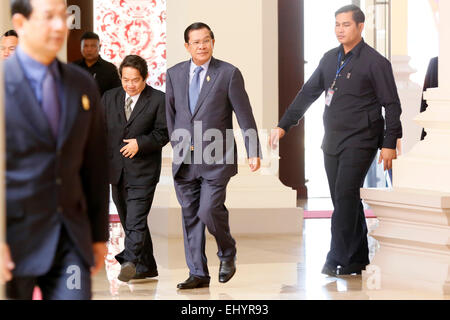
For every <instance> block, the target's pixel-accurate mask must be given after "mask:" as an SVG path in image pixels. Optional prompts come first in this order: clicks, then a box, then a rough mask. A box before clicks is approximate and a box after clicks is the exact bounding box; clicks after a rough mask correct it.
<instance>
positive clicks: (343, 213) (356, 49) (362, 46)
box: [270, 5, 402, 276]
mask: <svg viewBox="0 0 450 320" xmlns="http://www.w3.org/2000/svg"><path fill="white" fill-rule="evenodd" d="M335 18H336V25H335V33H336V37H337V39H338V41H339V42H340V43H341V45H340V46H339V47H337V48H335V49H332V50H330V51H328V52H327V53H325V55H324V57H323V58H322V60H321V62H320V64H319V66H318V67H317V69H316V71H315V72H314V73H313V75H312V76H311V78H310V79H309V80H308V81H307V82H306V83H305V84H304V86H303V88H302V89H301V90H300V92H299V93H298V95H297V97H296V98H295V100H294V101H293V102H292V104H291V106H290V107H289V109H288V110H287V111H286V113H285V114H284V116H283V117H282V119H281V120H280V122H279V124H278V127H277V128H276V129H275V130H273V131H272V135H271V139H270V143H271V145H272V147H276V146H277V144H278V140H279V139H280V138H283V136H284V135H285V134H286V133H287V132H288V131H289V129H290V128H291V127H292V126H294V125H297V124H298V121H299V120H300V119H301V118H302V117H303V115H304V114H305V112H306V110H307V109H308V108H309V107H310V106H311V104H312V103H313V102H314V101H315V100H316V99H317V98H319V97H320V96H321V94H322V93H323V92H324V91H325V92H326V98H325V112H324V115H323V121H324V126H325V136H324V138H323V144H322V149H323V152H324V163H325V171H326V173H327V178H328V185H329V187H330V194H331V199H332V201H333V206H334V212H333V216H332V219H331V244H330V251H329V252H328V255H327V258H326V261H325V265H324V266H323V269H322V273H324V274H327V275H330V276H336V275H338V276H339V275H351V274H361V271H362V270H365V268H366V266H367V265H368V264H369V249H368V244H367V225H366V218H365V214H364V208H363V204H362V202H361V197H360V188H361V187H362V185H363V182H364V177H365V176H366V174H367V171H368V169H369V167H370V164H371V163H372V161H373V159H374V158H375V155H376V153H377V149H378V148H381V154H380V157H379V159H378V163H381V162H382V161H383V163H384V170H388V169H391V168H392V161H393V160H394V159H396V157H397V153H396V145H397V140H398V139H399V138H401V137H402V125H401V122H400V115H401V107H400V100H399V97H398V94H397V87H396V85H395V80H394V75H393V72H392V67H391V64H390V62H389V61H388V60H387V59H386V58H384V57H383V56H382V55H380V54H379V53H378V52H377V51H376V50H374V49H373V48H371V47H370V46H368V45H367V44H366V43H365V42H364V39H363V38H362V36H361V34H362V31H363V29H364V21H365V15H364V13H363V12H362V11H361V9H360V8H359V7H357V6H355V5H349V6H345V7H343V8H341V9H339V10H338V11H336V14H335ZM382 107H384V109H385V111H386V120H385V119H383V116H382V112H381V111H382ZM385 124H386V129H385Z"/></svg>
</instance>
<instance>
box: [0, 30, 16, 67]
mask: <svg viewBox="0 0 450 320" xmlns="http://www.w3.org/2000/svg"><path fill="white" fill-rule="evenodd" d="M18 43H19V36H18V35H17V32H15V31H14V30H9V31H6V32H5V34H4V35H3V36H2V38H1V41H0V54H1V55H0V56H1V58H2V59H3V60H4V59H7V58H8V57H9V56H11V55H12V54H13V53H14V51H16V47H17V45H18Z"/></svg>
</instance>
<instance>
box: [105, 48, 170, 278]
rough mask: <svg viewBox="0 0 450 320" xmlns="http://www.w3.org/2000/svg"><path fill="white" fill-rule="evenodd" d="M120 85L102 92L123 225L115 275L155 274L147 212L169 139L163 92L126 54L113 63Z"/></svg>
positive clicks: (114, 188) (137, 59)
mask: <svg viewBox="0 0 450 320" xmlns="http://www.w3.org/2000/svg"><path fill="white" fill-rule="evenodd" d="M119 74H120V76H121V78H122V87H119V88H115V89H112V90H109V91H107V92H106V93H105V94H104V96H103V105H104V106H105V116H106V123H107V138H108V151H109V182H110V183H111V185H112V196H113V200H114V203H115V205H116V207H117V211H118V212H119V216H120V221H121V223H122V226H123V228H124V230H125V250H124V251H122V252H121V253H120V254H118V255H117V256H116V259H117V261H119V262H120V264H121V271H120V274H119V277H118V278H119V280H121V281H124V282H128V281H129V280H131V279H145V278H151V277H156V276H157V275H158V270H157V265H156V261H155V258H154V256H153V244H152V239H151V236H150V232H149V229H148V225H147V216H148V214H149V211H150V208H151V206H152V202H153V196H154V194H155V189H156V185H157V183H158V181H159V176H160V173H161V153H162V148H163V147H164V146H165V145H166V144H167V142H168V141H169V137H168V133H167V125H166V115H165V96H164V93H163V92H161V91H158V90H156V89H153V88H152V87H150V86H148V85H147V84H146V80H147V78H148V67H147V62H146V61H145V60H144V59H142V58H141V57H139V56H136V55H130V56H127V57H126V58H125V59H124V60H123V62H122V64H121V65H120V68H119Z"/></svg>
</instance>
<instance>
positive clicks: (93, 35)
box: [80, 31, 100, 42]
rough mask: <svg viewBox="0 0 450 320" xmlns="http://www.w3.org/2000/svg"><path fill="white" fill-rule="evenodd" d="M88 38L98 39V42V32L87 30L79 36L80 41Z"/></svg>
mask: <svg viewBox="0 0 450 320" xmlns="http://www.w3.org/2000/svg"><path fill="white" fill-rule="evenodd" d="M88 39H93V40H98V41H99V42H100V37H99V36H98V34H96V33H94V32H92V31H87V32H85V33H83V35H82V36H81V38H80V41H83V40H88Z"/></svg>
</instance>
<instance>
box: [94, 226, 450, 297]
mask: <svg viewBox="0 0 450 320" xmlns="http://www.w3.org/2000/svg"><path fill="white" fill-rule="evenodd" d="M377 223H378V220H376V219H369V220H368V227H369V230H373V229H374V228H375V227H376V226H377ZM369 239H370V242H369V245H370V252H371V256H373V254H374V253H375V250H376V249H377V242H376V241H375V240H374V239H373V238H369ZM236 240H237V249H238V258H237V259H238V260H237V268H238V270H237V273H236V275H235V276H234V278H233V279H232V280H231V281H230V282H228V283H226V284H221V283H219V282H218V279H217V277H218V268H219V261H218V259H217V256H216V250H217V248H216V246H215V242H214V240H213V239H212V238H209V239H208V242H207V256H208V258H209V262H208V263H209V269H210V270H209V271H210V274H211V285H210V288H203V289H195V290H184V291H177V289H176V285H177V283H179V282H182V281H184V280H185V279H186V278H187V276H188V270H187V268H186V265H185V260H184V249H183V240H182V239H167V238H161V237H154V239H153V242H154V250H155V256H156V259H157V262H158V268H159V270H158V271H159V277H158V278H156V279H149V280H139V281H131V282H130V283H127V284H126V283H123V282H120V281H118V280H117V275H118V274H119V271H120V265H119V264H118V263H117V262H116V261H115V259H114V255H115V254H116V253H117V252H119V251H120V250H121V248H123V231H122V228H121V226H120V224H111V240H110V244H109V254H108V257H107V265H106V270H105V272H102V273H100V274H99V275H97V276H96V277H95V278H94V280H93V290H94V299H123V300H128V299H129V300H145V299H164V300H192V299H194V300H197V299H202V300H209V299H213V300H221V299H225V300H232V299H242V300H267V299H275V300H282V299H291V300H297V299H333V300H340V299H357V300H366V299H450V296H442V295H437V294H433V293H427V292H423V291H413V290H405V289H401V288H381V289H380V290H367V289H364V288H366V286H364V285H363V281H362V278H361V276H347V277H342V278H335V277H327V276H325V275H322V274H321V273H320V271H321V268H322V265H323V263H324V259H325V256H326V254H327V252H328V249H329V241H330V220H329V219H321V220H306V221H305V223H304V231H303V237H302V238H301V237H296V236H283V235H280V236H270V237H239V238H236Z"/></svg>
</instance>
